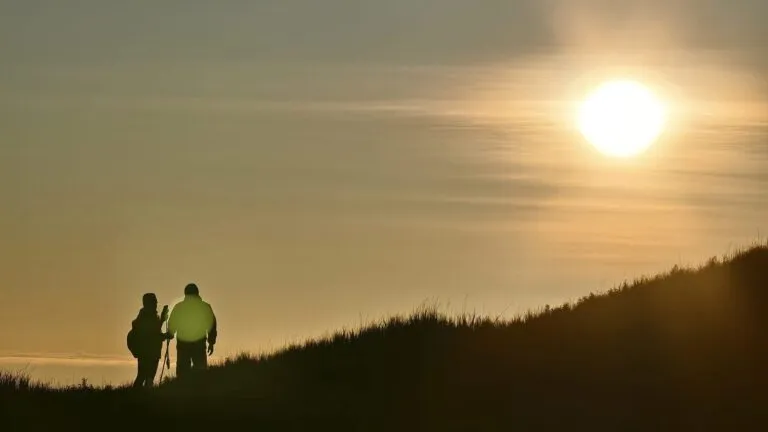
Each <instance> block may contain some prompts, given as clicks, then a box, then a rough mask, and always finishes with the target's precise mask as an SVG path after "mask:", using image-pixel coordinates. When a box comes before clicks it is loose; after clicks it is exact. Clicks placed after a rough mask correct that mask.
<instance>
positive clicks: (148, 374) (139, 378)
mask: <svg viewBox="0 0 768 432" xmlns="http://www.w3.org/2000/svg"><path fill="white" fill-rule="evenodd" d="M141 303H142V305H143V307H142V308H141V310H139V314H138V316H137V317H136V319H135V320H133V322H132V323H131V330H130V332H128V338H127V339H128V349H129V350H130V351H131V354H133V357H134V358H136V360H137V361H138V368H137V371H136V380H135V381H134V382H133V387H135V388H140V387H152V385H153V382H154V380H155V374H157V366H158V363H159V362H160V357H161V355H162V351H163V342H165V341H166V340H170V339H173V335H172V334H170V333H167V332H166V333H164V332H163V329H162V327H163V323H164V322H165V321H166V319H168V305H165V306H163V312H162V313H161V314H160V315H159V316H158V314H157V296H155V294H153V293H147V294H144V296H143V297H142V298H141Z"/></svg>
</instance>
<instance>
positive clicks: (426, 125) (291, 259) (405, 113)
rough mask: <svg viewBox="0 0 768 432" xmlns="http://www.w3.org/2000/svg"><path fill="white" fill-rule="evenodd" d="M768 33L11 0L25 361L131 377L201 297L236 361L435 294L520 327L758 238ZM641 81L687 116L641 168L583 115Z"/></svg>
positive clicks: (6, 253) (654, 15)
mask: <svg viewBox="0 0 768 432" xmlns="http://www.w3.org/2000/svg"><path fill="white" fill-rule="evenodd" d="M617 3H619V4H620V5H617ZM766 18H768V2H765V1H762V0H753V1H749V0H677V1H675V0H664V1H661V0H658V1H651V0H634V1H629V0H628V1H623V2H616V1H597V0H594V1H582V0H527V1H524V0H520V1H508V0H504V1H502V0H477V1H465V0H388V1H380V0H357V1H341V0H325V1H317V0H279V1H277V0H276V1H259V2H255V1H254V2H245V1H243V2H235V1H216V2H210V1H202V0H188V1H162V2H160V1H151V2H150V1H146V2H140V1H132V2H118V1H112V2H107V1H103V0H85V1H75V0H72V1H66V2H63V1H54V0H47V1H34V0H18V1H7V0H6V1H3V2H0V197H1V198H2V203H3V211H2V213H0V245H1V246H0V293H1V297H0V357H2V359H0V367H3V365H6V366H7V367H11V368H18V367H22V366H24V365H29V368H30V369H31V371H32V372H33V375H34V376H36V377H37V378H39V379H52V380H58V381H60V382H65V383H66V382H71V381H73V380H74V381H75V382H77V381H79V377H80V376H87V377H89V378H91V381H92V382H96V383H100V382H102V381H103V380H107V381H121V380H125V379H127V377H129V376H130V375H131V373H132V371H131V369H130V366H131V365H130V363H119V362H120V361H121V360H126V359H127V357H126V355H127V350H126V348H125V333H126V331H127V330H128V328H129V326H130V321H131V320H132V319H133V318H134V317H135V315H136V312H137V310H138V308H139V307H140V300H141V294H142V293H144V292H147V291H153V292H155V293H157V295H158V297H159V299H160V301H161V303H168V302H172V301H173V300H174V299H178V298H179V297H180V296H181V293H182V290H183V287H184V285H185V284H186V283H187V282H190V281H195V282H197V283H198V285H199V286H200V289H201V293H202V295H203V297H204V298H205V299H206V300H208V301H210V302H211V303H212V305H213V306H214V309H215V311H216V313H217V315H218V317H219V325H220V344H219V346H218V351H219V353H220V354H222V355H226V354H231V353H235V352H238V351H241V350H250V351H262V350H271V349H274V348H277V347H280V346H282V345H284V344H285V343H287V342H294V341H297V340H303V339H304V338H307V337H311V336H316V335H320V334H323V333H324V332H326V331H332V330H335V329H338V328H340V327H342V326H356V325H359V324H360V323H361V322H367V321H370V320H373V319H378V318H380V317H383V316H386V315H389V314H392V313H401V312H408V311H410V310H412V309H413V308H415V307H416V306H418V305H419V304H421V303H422V302H424V301H425V300H432V299H437V300H439V301H440V302H441V303H442V304H447V303H449V304H450V305H449V307H448V309H450V310H453V311H459V312H460V311H462V310H476V311H477V312H480V313H488V314H494V315H498V314H506V315H513V314H516V313H519V312H522V311H525V310H527V309H529V308H532V307H538V306H541V305H544V304H546V303H560V302H563V301H567V300H571V299H576V298H578V297H579V296H581V295H584V294H587V293H589V292H591V291H595V290H604V289H608V288H610V287H612V286H613V285H615V284H617V283H619V282H621V281H623V280H624V279H626V278H633V277H635V276H638V275H640V274H647V273H654V272H657V271H660V270H665V269H667V268H669V267H671V266H672V265H675V264H693V263H697V262H699V261H700V260H702V259H704V258H706V257H709V256H711V255H716V254H723V253H726V252H728V251H729V250H732V249H733V248H736V247H739V246H742V245H745V244H747V243H750V242H752V241H755V240H757V238H758V233H759V232H761V231H760V230H762V232H763V233H764V234H765V233H766V232H767V231H768V223H767V219H766V215H768V193H766V190H768V189H766V187H768V140H767V137H768V134H767V133H766V132H768V123H766V119H767V118H768V109H766V102H767V101H768V85H766V84H767V83H766V79H765V77H766V76H768V75H766V72H768V57H766V56H765V53H766V52H768V28H767V27H766V26H765V25H764V22H765V19H766ZM617 77H618V78H624V77H630V78H633V79H638V80H640V81H643V82H645V83H646V84H648V85H649V86H651V87H652V88H653V89H654V91H657V92H658V94H659V95H660V96H661V97H662V98H664V99H665V100H666V101H667V102H668V103H669V109H670V112H671V117H670V119H669V124H670V127H669V129H668V130H667V132H666V133H665V135H664V136H663V137H662V139H661V141H659V142H658V143H657V144H656V145H655V146H654V147H652V148H651V149H650V150H649V151H648V152H647V153H645V154H644V155H643V156H642V157H640V158H637V159H632V160H628V161H617V160H615V159H609V158H606V157H604V156H601V155H600V154H598V153H597V152H596V151H595V150H594V149H593V148H592V147H590V146H589V145H588V144H586V143H585V142H584V141H583V139H582V138H581V137H580V136H579V134H578V132H577V131H576V125H575V124H574V120H575V118H574V116H575V111H574V110H575V108H574V107H575V105H576V104H577V103H578V101H579V100H580V98H582V97H583V96H584V95H585V94H586V93H587V92H588V91H589V90H590V89H592V88H593V87H594V86H595V85H597V84H599V83H600V82H601V81H603V80H605V79H612V78H617ZM115 364H120V365H121V366H120V368H118V369H119V371H117V369H115Z"/></svg>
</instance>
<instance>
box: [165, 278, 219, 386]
mask: <svg viewBox="0 0 768 432" xmlns="http://www.w3.org/2000/svg"><path fill="white" fill-rule="evenodd" d="M168 332H169V333H170V334H171V335H175V336H176V376H177V377H178V378H184V377H185V376H187V375H188V373H189V372H190V370H201V369H205V368H207V367H208V359H207V357H206V342H207V344H208V347H207V348H208V349H207V354H208V355H213V347H214V345H215V344H216V337H217V336H218V332H217V330H216V315H214V313H213V309H212V308H211V305H209V304H208V303H206V302H204V301H203V299H202V298H200V290H199V289H198V288H197V285H195V284H193V283H190V284H188V285H187V286H186V287H185V288H184V300H183V301H181V302H179V303H178V304H176V305H175V306H174V307H173V311H172V312H171V317H170V319H169V320H168Z"/></svg>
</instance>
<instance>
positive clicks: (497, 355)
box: [0, 246, 768, 430]
mask: <svg viewBox="0 0 768 432" xmlns="http://www.w3.org/2000/svg"><path fill="white" fill-rule="evenodd" d="M767 368H768V247H766V246H756V247H754V248H751V249H748V250H744V251H739V252H736V253H734V254H732V255H730V256H728V257H725V258H723V259H712V260H710V261H708V262H706V263H705V264H703V265H702V266H700V267H698V268H680V267H678V266H676V267H674V268H672V269H671V270H670V271H668V272H666V273H664V274H661V275H658V276H655V277H642V278H640V279H638V280H636V281H634V282H625V283H622V284H621V285H619V286H618V287H616V288H614V289H611V290H609V291H607V292H605V293H600V294H591V295H589V296H586V297H584V298H581V299H579V300H578V301H575V302H572V303H568V304H565V305H561V306H556V307H551V306H545V307H544V308H542V309H541V310H538V311H535V312H530V313H527V314H524V315H522V316H519V317H516V318H514V319H510V320H503V319H500V318H498V317H497V318H492V317H484V316H479V315H476V314H461V315H458V316H448V315H446V314H443V313H440V312H439V310H438V308H437V307H422V308H420V309H418V310H417V311H415V312H414V313H413V314H411V315H408V316H394V317H391V318H389V319H387V320H383V321H380V322H376V323H372V324H370V325H366V326H363V327H361V328H357V329H343V330H341V331H338V332H336V333H334V334H331V335H329V336H328V337H325V338H320V339H315V340H310V341H307V342H305V343H302V344H294V345H290V346H287V347H285V348H284V349H281V350H279V351H277V352H275V353H272V354H268V355H258V356H247V355H241V356H238V357H235V358H230V359H227V360H226V361H225V362H224V363H223V364H221V365H217V366H214V367H212V368H210V369H209V370H208V371H206V372H205V373H202V374H200V375H198V376H195V377H192V378H191V379H189V380H186V381H178V380H170V381H168V382H166V383H164V384H163V385H162V386H160V387H159V388H156V389H154V390H152V391H146V392H144V391H138V392H137V391H132V390H130V389H126V388H117V389H95V388H92V387H90V386H87V385H86V386H76V387H73V388H69V389H65V390H56V389H48V388H43V387H35V386H33V385H31V384H30V382H29V380H28V379H27V378H25V377H19V376H12V375H0V397H2V398H3V400H2V401H1V402H2V403H3V404H2V405H0V407H1V408H0V409H2V410H5V412H4V413H2V414H3V415H4V417H3V418H5V419H8V420H4V421H6V422H15V423H12V424H13V425H15V426H19V427H21V426H39V427H40V428H42V429H49V428H51V427H54V426H61V425H73V426H74V427H76V428H80V429H82V428H87V427H93V428H103V427H104V425H105V424H114V422H115V420H114V419H121V420H120V423H119V424H120V425H121V426H126V427H127V426H133V425H144V426H145V428H146V427H147V425H149V426H150V428H151V427H157V428H158V429H159V428H161V427H168V428H171V429H174V430H175V429H179V428H182V427H189V428H192V429H198V428H199V429H204V428H209V427H210V428H213V429H215V430H221V429H223V428H224V427H225V425H231V426H232V427H243V425H247V426H249V427H250V428H253V429H255V430H515V429H517V430H541V429H552V430H555V429H556V430H563V429H567V430H573V429H576V430H585V429H586V430H762V429H763V426H764V425H765V424H766V423H764V421H765V420H766V419H765V418H763V417H764V416H766V415H768V413H767V412H766V409H765V407H768V369H767ZM40 412H42V413H45V415H44V416H41V415H37V414H34V413H40ZM104 422H107V423H104ZM110 422H111V423H110ZM11 430H13V429H11Z"/></svg>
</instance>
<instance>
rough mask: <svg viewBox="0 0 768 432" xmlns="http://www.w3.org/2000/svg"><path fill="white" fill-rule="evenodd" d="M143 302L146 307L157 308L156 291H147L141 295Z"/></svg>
mask: <svg viewBox="0 0 768 432" xmlns="http://www.w3.org/2000/svg"><path fill="white" fill-rule="evenodd" d="M141 304H142V305H144V308H145V309H150V310H157V296H156V295H155V294H154V293H146V294H144V296H142V297H141Z"/></svg>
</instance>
